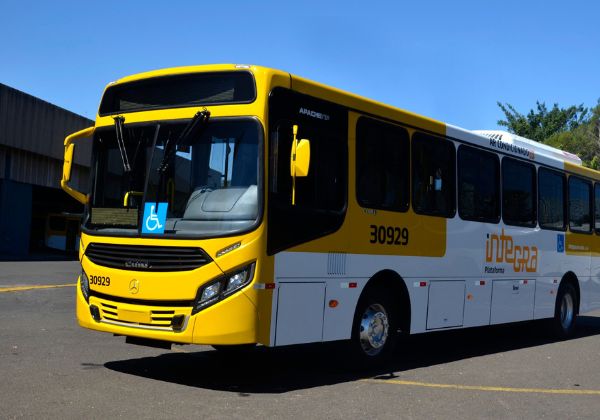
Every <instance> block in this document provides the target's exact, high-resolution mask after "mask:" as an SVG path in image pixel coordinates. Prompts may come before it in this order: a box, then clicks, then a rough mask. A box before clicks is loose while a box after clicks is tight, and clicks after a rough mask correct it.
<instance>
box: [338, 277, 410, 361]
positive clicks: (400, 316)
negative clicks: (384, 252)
mask: <svg viewBox="0 0 600 420" xmlns="http://www.w3.org/2000/svg"><path fill="white" fill-rule="evenodd" d="M409 328H410V300H409V298H408V291H407V290H406V285H405V284H404V280H403V279H402V278H401V277H400V276H399V275H398V274H397V273H395V272H393V271H390V270H384V271H381V272H379V273H377V274H376V275H374V276H373V277H371V279H369V281H368V282H367V284H366V285H365V287H364V288H363V290H362V292H361V295H360V297H359V299H358V303H357V305H356V309H355V312H354V318H353V321H352V336H351V339H350V348H351V354H352V355H353V358H354V359H355V360H356V361H357V362H358V364H359V365H365V366H369V365H374V364H378V363H380V362H382V361H385V360H387V359H388V358H389V356H391V354H392V352H393V349H394V347H395V345H396V343H397V341H398V338H399V335H400V334H403V333H407V332H408V331H409Z"/></svg>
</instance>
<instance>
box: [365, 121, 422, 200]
mask: <svg viewBox="0 0 600 420" xmlns="http://www.w3.org/2000/svg"><path fill="white" fill-rule="evenodd" d="M408 138H409V136H408V131H406V130H405V129H404V128H402V127H398V126H394V125H391V124H386V123H383V122H380V121H376V120H372V119H370V118H365V117H361V118H360V119H359V120H358V123H357V125H356V199H357V201H358V203H359V204H360V205H361V206H363V207H367V208H373V209H382V210H392V211H401V212H404V211H407V210H408V201H409V199H408V197H409V190H410V183H409V173H410V161H409V159H410V151H409V150H410V145H409V140H408Z"/></svg>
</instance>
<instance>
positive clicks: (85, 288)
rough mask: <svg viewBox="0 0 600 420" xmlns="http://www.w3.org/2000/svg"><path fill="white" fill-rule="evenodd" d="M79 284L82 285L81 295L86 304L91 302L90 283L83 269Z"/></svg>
mask: <svg viewBox="0 0 600 420" xmlns="http://www.w3.org/2000/svg"><path fill="white" fill-rule="evenodd" d="M79 279H80V280H79V283H80V284H81V293H83V297H84V298H85V301H86V302H89V301H90V281H89V280H88V276H87V274H85V271H83V269H81V276H80V277H79Z"/></svg>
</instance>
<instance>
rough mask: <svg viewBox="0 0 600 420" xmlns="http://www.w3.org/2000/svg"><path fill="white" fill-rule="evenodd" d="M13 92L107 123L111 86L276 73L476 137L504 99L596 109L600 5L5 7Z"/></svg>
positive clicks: (1, 3)
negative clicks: (231, 66)
mask: <svg viewBox="0 0 600 420" xmlns="http://www.w3.org/2000/svg"><path fill="white" fill-rule="evenodd" d="M0 40H1V42H2V44H0V45H1V46H0V83H4V84H6V85H9V86H12V87H14V88H17V89H19V90H22V91H25V92H27V93H29V94H32V95H35V96H37V97H40V98H42V99H44V100H46V101H48V102H51V103H53V104H56V105H58V106H60V107H63V108H66V109H68V110H70V111H73V112H76V113H78V114H81V115H84V116H86V117H88V118H92V119H93V118H94V117H95V114H96V111H97V107H98V103H99V101H100V96H101V94H102V91H103V89H104V87H105V86H106V84H107V83H109V82H110V81H112V80H116V79H118V78H120V77H123V76H126V75H129V74H134V73H138V72H143V71H147V70H153V69H158V68H165V67H175V66H182V65H194V64H209V63H235V64H257V65H263V66H268V67H274V68H278V69H281V70H285V71H288V72H290V73H293V74H296V75H299V76H303V77H306V78H309V79H313V80H316V81H318V82H321V83H325V84H328V85H331V86H334V87H337V88H340V89H343V90H347V91H350V92H352V93H356V94H359V95H362V96H366V97H368V98H371V99H375V100H378V101H381V102H384V103H388V104H390V105H393V106H397V107H399V108H403V109H406V110H409V111H412V112H416V113H419V114H422V115H425V116H428V117H431V118H435V119H438V120H441V121H444V122H446V123H450V124H454V125H458V126H460V127H463V128H466V129H494V128H497V121H498V119H500V118H502V117H503V114H502V112H501V111H500V109H499V108H498V106H497V102H498V101H500V102H508V103H510V104H512V105H514V106H515V107H516V109H517V110H519V111H521V112H523V113H526V112H527V111H528V110H529V109H531V108H534V107H535V103H536V101H541V102H546V103H547V104H548V105H552V104H554V103H558V104H559V105H560V106H565V107H566V106H570V105H574V104H584V105H586V106H588V107H589V106H594V105H595V104H596V103H597V101H598V99H599V98H600V2H597V1H593V0H590V1H579V0H573V1H570V2H567V1H565V0H562V1H553V0H546V1H537V0H520V1H514V0H503V1H495V0H488V1H486V0H479V1H467V0H452V1H450V0H449V1H442V0H439V1H433V0H420V1H404V0H396V1H377V0H370V1H354V0H345V1H326V0H321V1H313V0H302V1H296V2H292V1H285V0H278V1H267V0H265V1H261V0H254V1H236V0H231V1H227V0H218V1H209V0H201V1H177V0H171V1H165V0H162V1H153V0H145V1H137V0H121V1H112V0H103V1H92V0H88V1H85V0H79V1H61V0H55V1H28V0H19V1H13V0H0Z"/></svg>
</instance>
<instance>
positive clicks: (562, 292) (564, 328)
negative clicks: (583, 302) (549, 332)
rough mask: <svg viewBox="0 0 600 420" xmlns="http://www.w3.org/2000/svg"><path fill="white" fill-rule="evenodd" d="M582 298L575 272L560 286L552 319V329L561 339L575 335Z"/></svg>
mask: <svg viewBox="0 0 600 420" xmlns="http://www.w3.org/2000/svg"><path fill="white" fill-rule="evenodd" d="M580 296H581V294H580V290H579V281H578V280H577V276H576V275H575V274H574V273H573V272H568V273H566V274H565V275H564V276H563V278H562V279H561V282H560V285H559V286H558V292H557V293H556V302H555V305H554V317H553V318H552V327H553V330H554V333H555V335H556V336H557V337H558V338H559V339H565V338H569V337H571V336H572V335H573V333H574V330H575V322H576V321H577V315H578V314H579V299H580Z"/></svg>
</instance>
